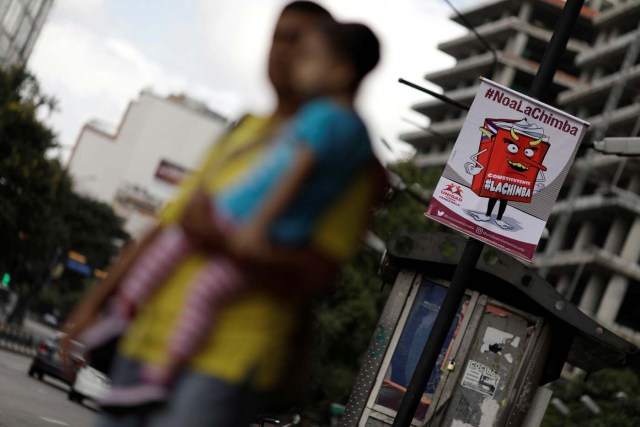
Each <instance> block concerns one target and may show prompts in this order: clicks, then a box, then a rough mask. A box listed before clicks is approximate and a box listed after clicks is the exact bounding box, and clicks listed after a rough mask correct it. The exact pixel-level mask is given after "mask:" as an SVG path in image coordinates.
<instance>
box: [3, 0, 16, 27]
mask: <svg viewBox="0 0 640 427" xmlns="http://www.w3.org/2000/svg"><path fill="white" fill-rule="evenodd" d="M14 1H15V0H14ZM10 4H11V1H0V22H2V21H3V19H4V15H5V13H7V9H9V5H10Z"/></svg>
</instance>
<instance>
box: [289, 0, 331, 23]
mask: <svg viewBox="0 0 640 427" xmlns="http://www.w3.org/2000/svg"><path fill="white" fill-rule="evenodd" d="M284 12H302V13H308V14H310V15H314V16H317V17H318V18H321V19H327V20H333V17H332V16H331V13H329V11H328V10H327V9H325V8H324V7H322V6H320V5H319V4H318V3H315V2H312V1H306V0H296V1H292V2H291V3H288V4H287V5H286V6H285V7H284V8H283V9H282V13H284Z"/></svg>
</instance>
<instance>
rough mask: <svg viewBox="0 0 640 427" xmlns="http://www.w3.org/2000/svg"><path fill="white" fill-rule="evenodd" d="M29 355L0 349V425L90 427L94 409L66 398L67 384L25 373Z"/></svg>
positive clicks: (14, 426) (12, 426)
mask: <svg viewBox="0 0 640 427" xmlns="http://www.w3.org/2000/svg"><path fill="white" fill-rule="evenodd" d="M30 363H31V359H29V358H27V357H24V356H19V355H16V354H14V353H9V352H6V351H3V350H0V427H59V426H63V427H64V426H71V427H85V426H86V427H90V426H91V425H92V423H93V419H94V418H95V412H94V411H93V410H92V409H90V408H88V407H86V406H80V405H78V404H77V403H72V402H70V401H68V400H67V386H66V385H64V384H63V383H61V382H58V381H56V380H53V379H50V378H48V377H46V376H45V380H44V382H40V381H38V380H36V379H34V378H30V377H29V376H27V369H28V367H29V364H30Z"/></svg>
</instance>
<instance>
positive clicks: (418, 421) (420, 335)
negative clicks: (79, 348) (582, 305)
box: [341, 233, 637, 427]
mask: <svg viewBox="0 0 640 427" xmlns="http://www.w3.org/2000/svg"><path fill="white" fill-rule="evenodd" d="M465 241H466V239H464V238H463V237H460V236H457V235H454V234H444V233H423V234H417V233H416V234H397V235H394V236H392V238H391V239H390V241H389V242H388V249H387V250H388V252H387V255H386V256H385V259H384V260H383V265H382V271H381V273H382V275H383V278H384V279H385V281H387V282H388V283H393V289H392V291H391V294H390V296H389V299H388V301H387V304H386V306H385V308H384V310H383V313H382V315H381V317H380V320H379V323H378V325H377V327H376V330H375V332H374V335H373V337H372V340H371V343H370V346H369V348H368V351H367V353H366V355H365V359H364V361H363V365H362V367H361V370H360V373H359V374H358V377H357V379H356V383H355V385H354V388H353V390H352V394H351V396H350V399H349V402H348V404H347V409H346V413H345V416H344V418H343V420H342V423H341V426H345V427H355V426H367V427H383V426H390V425H391V424H392V423H393V419H394V417H395V415H396V411H397V410H398V408H399V406H400V402H401V400H402V398H403V396H404V392H405V390H406V387H407V386H408V384H409V381H410V379H411V376H412V374H413V370H414V369H415V366H416V364H417V362H418V359H419V357H420V354H421V352H422V349H423V347H424V344H425V342H426V341H427V337H428V336H429V333H430V331H431V327H432V326H433V322H434V320H435V317H436V315H437V313H438V310H439V308H440V305H441V303H442V301H443V300H444V296H445V293H446V291H447V285H448V281H449V279H450V278H451V277H452V275H453V271H454V269H455V266H456V264H457V263H458V260H459V257H460V255H461V253H462V250H463V248H464V244H465ZM636 350H637V349H636V348H635V347H634V346H633V345H632V344H630V343H629V342H627V341H625V340H624V339H622V338H620V337H618V336H617V335H615V334H613V333H611V332H610V331H608V330H607V329H605V328H604V327H602V326H601V325H599V324H598V323H597V322H596V321H594V320H593V319H591V318H590V317H589V316H587V315H585V314H583V313H582V312H581V311H579V310H578V308H577V307H576V306H575V305H574V304H572V303H571V302H570V301H568V300H566V299H565V298H564V297H563V296H562V295H560V294H559V293H557V292H556V291H555V289H554V288H553V287H552V286H551V285H549V284H548V283H547V282H546V281H545V280H544V279H543V278H541V277H540V276H537V275H536V274H535V273H534V272H533V271H532V270H531V269H529V268H527V267H526V266H525V265H523V264H522V263H520V262H518V261H516V260H514V259H513V258H511V257H509V256H507V255H504V254H502V253H499V252H497V251H494V250H493V249H491V248H485V250H484V252H483V254H482V257H481V260H480V261H479V262H478V265H477V267H476V273H475V275H474V279H473V283H470V284H469V289H468V290H467V292H466V296H465V299H464V301H463V303H462V305H461V306H460V307H459V309H458V314H457V317H456V320H455V322H454V324H453V325H452V327H451V329H450V330H449V334H448V337H447V340H446V342H445V344H444V346H443V347H442V349H441V352H440V357H439V359H438V364H437V367H436V368H435V369H434V371H433V372H432V373H431V377H430V379H429V382H428V384H427V387H426V389H425V390H424V394H423V396H422V399H421V401H420V404H419V406H418V410H417V411H416V415H415V418H414V420H413V424H412V425H414V426H434V427H435V426H446V427H480V426H482V427H489V426H513V427H521V426H527V427H534V426H538V425H539V423H540V420H541V418H542V415H543V414H544V411H545V409H546V406H547V404H548V402H549V400H550V398H551V391H550V390H549V389H547V388H544V387H541V386H542V385H544V384H546V383H549V382H551V381H553V380H555V379H557V378H558V377H559V376H560V372H561V371H562V368H563V366H564V364H565V362H568V363H570V364H571V365H573V366H575V367H578V368H581V369H583V370H585V371H587V372H592V371H595V370H598V369H601V368H604V367H610V366H622V365H624V364H625V363H626V361H627V359H628V357H629V356H631V355H632V354H634V353H635V352H636Z"/></svg>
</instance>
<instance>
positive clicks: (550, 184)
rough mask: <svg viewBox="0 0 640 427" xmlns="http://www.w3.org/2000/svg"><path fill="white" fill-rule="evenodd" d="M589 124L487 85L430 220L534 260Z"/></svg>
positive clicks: (458, 143)
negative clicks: (552, 210)
mask: <svg viewBox="0 0 640 427" xmlns="http://www.w3.org/2000/svg"><path fill="white" fill-rule="evenodd" d="M588 126H589V123H587V122H585V121H584V120H580V119H578V118H576V117H573V116H571V115H569V114H566V113H564V112H562V111H560V110H558V109H555V108H553V107H550V106H548V105H546V104H543V103H542V102H539V101H537V100H535V99H533V98H530V97H528V96H525V95H523V94H520V93H518V92H515V91H513V90H511V89H509V88H506V87H504V86H501V85H499V84H497V83H494V82H492V81H490V80H487V79H482V82H481V84H480V89H479V91H478V93H477V94H476V97H475V99H474V100H473V104H471V109H470V110H469V113H468V115H467V118H466V120H465V122H464V125H463V126H462V130H461V131H460V134H459V135H458V139H457V140H456V143H455V145H454V147H453V150H452V152H451V156H450V157H449V161H448V162H447V166H446V168H445V170H444V173H443V174H442V177H441V178H440V181H439V182H438V185H437V187H436V189H435V191H434V194H433V198H432V199H431V203H430V204H429V208H428V209H427V212H426V214H425V215H427V216H428V217H430V218H432V219H434V220H436V221H438V222H441V223H443V224H445V225H447V226H449V227H451V228H454V229H456V230H458V231H460V232H462V233H464V234H467V235H469V236H471V237H473V238H475V239H478V240H481V241H483V242H485V243H487V244H489V245H491V246H494V247H496V248H498V249H500V250H502V251H505V252H507V253H509V254H512V255H514V256H516V257H518V258H522V259H525V260H527V261H531V259H532V258H533V254H534V252H535V250H536V247H537V245H538V242H539V241H540V236H541V235H542V232H543V230H544V227H545V224H546V223H547V220H548V218H549V215H550V214H551V209H552V208H553V205H554V203H555V201H556V199H557V197H558V193H559V192H560V188H561V187H562V183H563V182H564V179H565V177H566V176H567V173H568V172H569V168H570V167H571V163H572V162H573V159H574V157H575V154H576V152H577V150H578V146H579V145H580V142H581V140H582V138H583V136H584V134H585V132H586V130H587V127H588Z"/></svg>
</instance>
